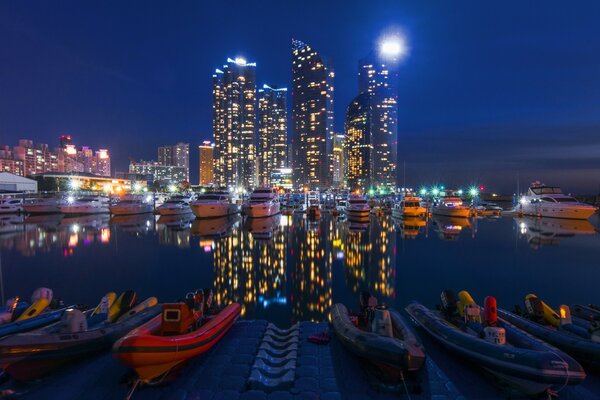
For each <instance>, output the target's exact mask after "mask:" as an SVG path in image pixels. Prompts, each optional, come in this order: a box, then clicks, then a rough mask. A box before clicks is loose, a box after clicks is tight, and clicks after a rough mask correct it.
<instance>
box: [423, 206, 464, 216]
mask: <svg viewBox="0 0 600 400" xmlns="http://www.w3.org/2000/svg"><path fill="white" fill-rule="evenodd" d="M432 212H433V214H435V215H443V216H445V217H456V218H469V217H470V216H471V210H469V209H468V208H462V207H461V208H454V207H434V208H433V211H432Z"/></svg>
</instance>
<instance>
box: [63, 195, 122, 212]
mask: <svg viewBox="0 0 600 400" xmlns="http://www.w3.org/2000/svg"><path fill="white" fill-rule="evenodd" d="M59 208H60V212H61V213H63V214H104V213H109V212H110V209H109V199H108V198H107V197H102V196H83V197H78V198H74V197H73V196H69V197H67V200H66V202H65V203H64V204H61V205H60V207H59Z"/></svg>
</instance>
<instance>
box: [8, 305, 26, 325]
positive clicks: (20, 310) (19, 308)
mask: <svg viewBox="0 0 600 400" xmlns="http://www.w3.org/2000/svg"><path fill="white" fill-rule="evenodd" d="M28 308H29V303H28V302H26V301H19V302H18V303H17V306H16V307H15V311H14V312H13V316H12V321H11V322H14V321H16V320H17V319H18V318H19V317H20V316H21V314H23V312H25V310H27V309H28Z"/></svg>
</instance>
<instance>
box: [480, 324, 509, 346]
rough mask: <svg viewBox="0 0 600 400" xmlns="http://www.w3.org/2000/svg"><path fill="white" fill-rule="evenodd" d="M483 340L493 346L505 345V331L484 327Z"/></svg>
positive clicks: (494, 327)
mask: <svg viewBox="0 0 600 400" xmlns="http://www.w3.org/2000/svg"><path fill="white" fill-rule="evenodd" d="M483 334H484V339H485V341H486V342H490V343H493V344H506V330H504V328H500V327H498V326H486V327H485V328H483Z"/></svg>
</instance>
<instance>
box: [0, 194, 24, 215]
mask: <svg viewBox="0 0 600 400" xmlns="http://www.w3.org/2000/svg"><path fill="white" fill-rule="evenodd" d="M22 211H23V199H17V198H14V197H4V198H2V199H0V214H17V213H20V212H22Z"/></svg>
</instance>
